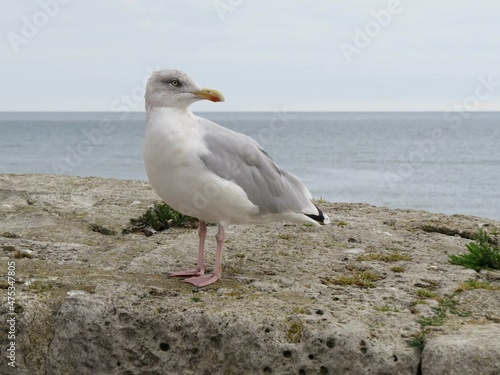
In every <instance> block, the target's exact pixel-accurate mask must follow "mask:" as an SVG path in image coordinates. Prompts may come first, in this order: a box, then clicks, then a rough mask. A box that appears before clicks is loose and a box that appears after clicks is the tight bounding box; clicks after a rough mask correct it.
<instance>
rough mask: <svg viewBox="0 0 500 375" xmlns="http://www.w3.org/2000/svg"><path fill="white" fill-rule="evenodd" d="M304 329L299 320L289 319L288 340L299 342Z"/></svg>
mask: <svg viewBox="0 0 500 375" xmlns="http://www.w3.org/2000/svg"><path fill="white" fill-rule="evenodd" d="M303 330H304V327H303V326H302V323H301V322H300V321H297V320H293V321H289V322H288V331H287V335H286V338H287V341H288V342H290V343H294V344H298V343H299V342H300V340H301V339H302V332H303Z"/></svg>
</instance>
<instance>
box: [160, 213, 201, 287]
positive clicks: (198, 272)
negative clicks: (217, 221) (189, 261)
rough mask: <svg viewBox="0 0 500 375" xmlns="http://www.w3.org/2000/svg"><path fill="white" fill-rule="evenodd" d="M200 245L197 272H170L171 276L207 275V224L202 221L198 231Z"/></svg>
mask: <svg viewBox="0 0 500 375" xmlns="http://www.w3.org/2000/svg"><path fill="white" fill-rule="evenodd" d="M198 235H199V237H200V244H199V246H198V267H197V268H196V269H195V270H188V271H177V272H170V273H169V274H168V275H169V276H177V277H181V276H203V275H204V274H205V238H207V224H206V223H205V221H203V220H200V227H199V229H198Z"/></svg>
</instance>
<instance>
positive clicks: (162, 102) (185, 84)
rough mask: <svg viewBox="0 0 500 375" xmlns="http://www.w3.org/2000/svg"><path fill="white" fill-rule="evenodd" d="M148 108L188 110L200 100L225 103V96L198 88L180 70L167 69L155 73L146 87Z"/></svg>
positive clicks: (211, 90) (215, 91)
mask: <svg viewBox="0 0 500 375" xmlns="http://www.w3.org/2000/svg"><path fill="white" fill-rule="evenodd" d="M145 98H146V108H152V107H177V108H183V109H185V108H187V107H189V106H190V105H191V104H192V103H194V102H196V101H198V100H210V101H212V102H223V101H224V96H223V95H222V93H220V92H219V91H217V90H214V89H207V88H202V87H200V86H198V85H197V84H196V83H195V82H194V80H193V79H192V78H191V77H190V76H188V75H187V74H186V73H184V72H181V71H180V70H174V69H166V70H158V71H156V72H153V74H152V75H151V77H150V78H149V80H148V84H147V86H146V96H145Z"/></svg>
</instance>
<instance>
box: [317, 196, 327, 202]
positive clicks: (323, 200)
mask: <svg viewBox="0 0 500 375" xmlns="http://www.w3.org/2000/svg"><path fill="white" fill-rule="evenodd" d="M318 203H328V201H327V200H326V199H323V197H320V198H319V199H318Z"/></svg>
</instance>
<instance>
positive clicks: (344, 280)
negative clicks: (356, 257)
mask: <svg viewBox="0 0 500 375" xmlns="http://www.w3.org/2000/svg"><path fill="white" fill-rule="evenodd" d="M380 279H382V276H380V275H379V274H377V273H375V272H370V271H354V273H353V275H352V276H347V275H344V276H340V277H338V278H335V279H332V278H328V277H327V278H322V279H321V281H322V283H323V284H333V285H341V286H349V285H352V286H357V287H360V288H375V284H374V282H375V281H378V280H380Z"/></svg>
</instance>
